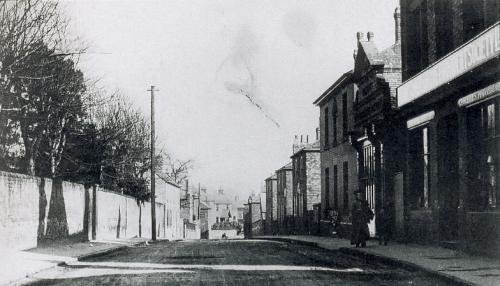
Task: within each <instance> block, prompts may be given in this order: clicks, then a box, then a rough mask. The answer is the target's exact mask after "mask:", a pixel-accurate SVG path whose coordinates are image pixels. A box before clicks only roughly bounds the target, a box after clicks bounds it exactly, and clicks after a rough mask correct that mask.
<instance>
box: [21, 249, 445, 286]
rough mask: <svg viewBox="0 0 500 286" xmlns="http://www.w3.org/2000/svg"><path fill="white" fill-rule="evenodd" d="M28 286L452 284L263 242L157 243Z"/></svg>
mask: <svg viewBox="0 0 500 286" xmlns="http://www.w3.org/2000/svg"><path fill="white" fill-rule="evenodd" d="M29 285H451V284H447V282H445V281H441V280H439V278H436V277H431V276H429V275H428V274H425V273H422V272H413V271H408V270H405V269H402V268H398V267H394V266H389V265H385V264H382V263H379V262H376V261H365V260H364V259H361V258H357V257H352V256H348V255H345V254H341V253H340V252H336V251H327V250H324V249H319V248H315V247H311V246H303V245H294V244H289V243H283V242H275V241H264V240H212V241H178V242H158V243H155V244H150V245H147V246H145V245H143V246H135V247H129V248H127V249H124V250H121V251H117V252H113V253H110V254H108V255H105V256H100V257H95V258H92V259H87V260H85V261H78V262H68V263H67V264H66V265H64V266H60V267H57V268H52V269H49V270H47V271H43V272H41V273H38V274H37V275H35V276H34V277H33V281H32V282H31V283H30V284H29Z"/></svg>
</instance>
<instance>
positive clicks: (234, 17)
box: [61, 0, 398, 197]
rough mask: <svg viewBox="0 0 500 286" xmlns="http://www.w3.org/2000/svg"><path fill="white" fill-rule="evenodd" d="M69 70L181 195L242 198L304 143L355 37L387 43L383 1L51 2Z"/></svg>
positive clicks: (389, 25) (387, 3) (391, 3)
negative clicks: (173, 168) (122, 110)
mask: <svg viewBox="0 0 500 286" xmlns="http://www.w3.org/2000/svg"><path fill="white" fill-rule="evenodd" d="M61 5H62V10H63V13H64V14H65V15H66V17H67V18H68V19H69V21H70V31H69V32H70V33H71V34H72V36H78V37H79V38H80V41H81V42H82V43H84V45H85V46H87V47H88V48H87V52H86V54H84V55H83V56H82V57H81V59H80V63H79V64H80V68H81V69H82V70H83V71H84V73H85V74H86V76H87V77H88V78H89V79H99V85H100V86H101V87H103V88H105V89H106V90H109V91H113V90H117V89H118V90H120V91H121V92H122V93H123V94H124V95H125V96H127V97H129V98H130V100H131V101H132V102H133V104H134V106H136V107H137V108H139V109H141V110H142V111H143V112H144V114H146V116H149V114H150V102H149V100H150V93H149V92H148V91H147V90H148V89H149V87H150V86H151V85H154V86H156V87H157V89H158V90H159V91H158V92H157V93H156V95H155V98H156V101H155V115H156V117H155V118H156V133H157V136H158V142H157V143H158V145H161V146H163V147H164V149H165V150H167V152H168V153H170V154H172V156H174V157H176V158H179V159H183V160H187V159H191V160H193V162H194V164H193V165H194V168H193V170H191V172H190V177H191V178H190V182H191V183H192V184H196V185H197V184H198V183H201V185H202V186H206V187H207V189H208V190H216V189H218V188H223V189H224V190H225V191H226V192H228V193H232V194H237V195H240V196H241V197H245V196H247V195H248V194H249V193H251V192H254V193H258V192H260V191H262V190H263V184H264V180H265V179H266V178H267V177H269V176H270V175H272V173H273V172H274V171H275V170H277V169H279V168H280V167H282V166H283V165H285V164H286V163H287V162H289V161H290V156H291V155H292V154H291V152H292V144H293V140H294V136H295V135H299V136H300V135H301V134H304V135H306V134H308V135H309V138H310V141H313V139H315V129H316V127H317V126H318V125H319V109H318V107H316V106H314V105H313V104H312V103H313V101H314V100H315V99H316V98H318V97H319V96H320V95H321V94H322V93H323V92H324V91H325V90H326V89H327V88H328V87H329V86H330V85H331V84H333V82H335V80H336V79H337V78H338V77H339V76H340V75H341V74H343V73H344V72H346V71H348V70H350V69H352V68H353V51H354V49H355V48H356V32H358V31H361V32H363V33H365V35H366V34H367V32H368V31H372V32H374V35H375V37H374V39H375V43H376V45H377V47H378V48H379V49H382V48H386V47H388V46H390V45H391V44H393V43H394V19H393V13H394V9H395V8H396V7H397V5H398V1H395V0H383V1H381V0H344V1H340V0H324V1H322V0H317V1H292V0H290V1H264V0H262V1H243V0H241V1H220V0H213V1H208V0H206V1H199V0H193V1H181V0H178V1H174V0H163V1H137V0H135V1H127V0H120V1H93V0H75V1H65V2H62V4H61Z"/></svg>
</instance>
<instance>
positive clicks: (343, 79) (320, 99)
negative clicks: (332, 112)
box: [313, 70, 352, 105]
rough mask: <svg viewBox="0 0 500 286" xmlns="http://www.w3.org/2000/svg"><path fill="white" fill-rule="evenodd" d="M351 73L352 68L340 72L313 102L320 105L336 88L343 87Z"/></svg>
mask: <svg viewBox="0 0 500 286" xmlns="http://www.w3.org/2000/svg"><path fill="white" fill-rule="evenodd" d="M351 75H352V70H350V71H348V72H346V73H344V74H342V75H341V76H340V77H339V78H338V79H337V80H336V81H335V82H334V83H333V84H332V85H331V86H330V87H329V88H328V89H327V90H325V92H323V94H322V95H321V96H320V97H318V98H317V99H316V100H315V101H314V102H313V104H315V105H321V104H322V103H323V102H325V101H328V100H329V99H330V97H331V96H332V95H333V94H334V92H335V91H336V90H337V89H339V88H342V87H344V85H345V84H347V83H349V82H350V80H349V79H350V78H351Z"/></svg>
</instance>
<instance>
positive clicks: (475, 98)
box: [458, 82, 500, 107]
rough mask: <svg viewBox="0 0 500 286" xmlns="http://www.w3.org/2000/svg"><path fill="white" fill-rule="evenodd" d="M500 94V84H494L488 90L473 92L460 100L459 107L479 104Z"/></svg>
mask: <svg viewBox="0 0 500 286" xmlns="http://www.w3.org/2000/svg"><path fill="white" fill-rule="evenodd" d="M497 93H500V82H497V83H495V84H492V85H490V86H488V87H486V88H483V89H481V90H478V91H476V92H473V93H471V94H469V95H467V96H464V97H462V98H460V99H459V100H458V106H460V107H463V106H469V105H472V104H474V103H479V102H481V101H483V100H485V99H488V98H490V97H492V96H494V95H495V94H497Z"/></svg>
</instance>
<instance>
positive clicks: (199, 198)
mask: <svg viewBox="0 0 500 286" xmlns="http://www.w3.org/2000/svg"><path fill="white" fill-rule="evenodd" d="M200 190H201V189H200V183H198V220H199V219H200V202H201V196H200V195H201V194H200Z"/></svg>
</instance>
